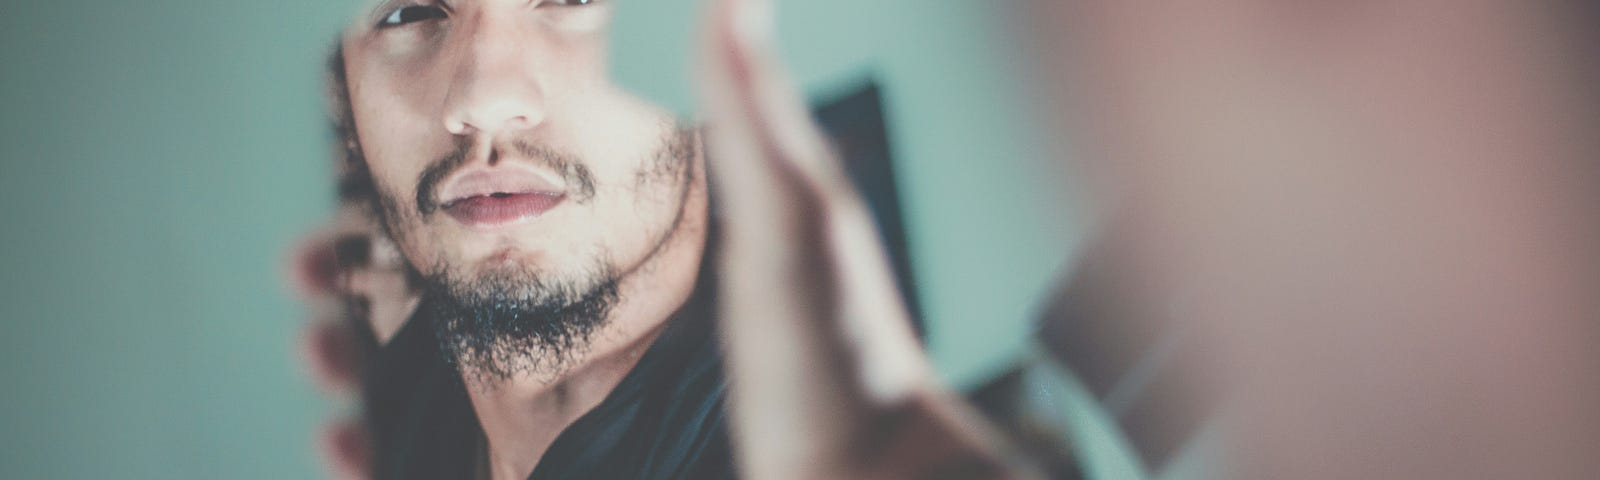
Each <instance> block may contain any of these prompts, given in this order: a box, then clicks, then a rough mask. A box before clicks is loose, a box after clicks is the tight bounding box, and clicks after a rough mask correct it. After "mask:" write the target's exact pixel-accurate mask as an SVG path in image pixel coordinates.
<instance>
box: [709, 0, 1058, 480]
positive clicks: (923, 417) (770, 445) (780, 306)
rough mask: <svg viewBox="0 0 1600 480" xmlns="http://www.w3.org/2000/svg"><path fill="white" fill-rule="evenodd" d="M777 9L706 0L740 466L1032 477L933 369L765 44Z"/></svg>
mask: <svg viewBox="0 0 1600 480" xmlns="http://www.w3.org/2000/svg"><path fill="white" fill-rule="evenodd" d="M771 8H772V7H771V5H770V4H769V2H766V1H758V0H714V1H712V2H710V12H709V23H708V28H707V29H706V31H705V38H704V44H703V49H704V50H703V52H702V54H703V56H704V65H703V66H702V68H701V71H702V72H703V74H704V76H703V78H702V79H701V85H700V86H701V94H702V101H703V109H704V110H703V111H704V114H705V115H706V117H707V118H706V120H707V122H708V131H707V142H708V146H709V147H710V152H711V154H710V155H709V161H710V162H712V171H713V172H714V174H713V175H712V176H711V177H712V181H713V183H714V184H715V185H716V188H717V190H718V194H719V195H720V199H719V201H720V202H721V206H722V207H723V208H724V209H725V210H724V212H725V214H726V218H725V220H726V221H725V222H724V238H723V239H722V240H723V243H722V244H721V245H722V247H723V249H724V250H723V251H722V252H721V262H722V263H721V269H720V275H721V276H720V281H721V288H722V290H721V302H722V304H721V308H722V315H721V318H723V319H724V321H723V325H722V331H723V333H724V335H726V338H725V342H724V344H725V346H726V354H727V360H728V362H729V366H728V372H729V377H730V378H729V384H730V386H731V387H730V388H732V393H731V402H730V403H731V411H730V416H731V418H732V419H733V433H734V435H733V436H734V438H735V439H737V441H738V444H737V447H738V452H739V455H740V457H739V462H740V467H741V469H742V472H743V474H744V475H746V476H748V477H750V478H760V479H779V478H924V477H933V476H937V477H938V478H995V477H1014V476H1027V475H1028V472H1029V470H1028V469H1026V468H1025V467H1023V466H1021V465H1019V464H1018V462H1015V461H1010V460H1007V459H1006V458H1004V457H1003V454H1002V452H1004V451H1005V450H1004V448H1003V447H1001V442H1000V441H999V439H998V437H997V436H996V435H995V434H993V433H992V431H991V429H990V428H989V427H988V426H987V425H986V424H984V423H983V422H982V421H981V420H979V419H978V417H977V416H976V415H975V414H974V413H972V412H971V411H969V409H968V408H967V406H966V405H965V404H963V403H962V402H961V401H960V400H958V399H957V397H955V396H953V395H951V394H950V393H949V392H948V391H947V390H946V389H945V388H944V387H943V386H941V385H939V384H938V382H937V381H936V380H935V379H934V378H933V377H932V375H931V373H930V368H929V366H928V364H927V361H926V359H925V358H924V357H923V354H922V352H921V351H920V348H919V346H918V344H917V341H916V338H915V336H914V334H913V333H912V331H911V329H910V324H909V322H908V316H907V313H906V310H905V309H904V306H903V305H901V304H900V303H899V296H898V295H896V294H895V290H894V282H893V281H892V277H891V276H890V273H889V269H888V264H887V262H886V261H885V257H884V254H883V252H882V251H881V247H880V245H879V242H878V240H877V238H878V237H877V236H876V235H875V233H874V230H873V225H872V221H871V218H870V216H869V214H868V211H867V209H866V207H865V206H864V204H863V203H862V200H861V199H860V198H859V197H858V196H857V194H856V192H855V191H854V189H853V187H852V185H851V183H850V181H849V179H848V178H847V177H846V176H845V175H844V173H843V171H842V170H841V168H840V166H839V165H838V161H837V160H836V159H835V157H834V155H832V154H831V152H830V151H829V149H828V147H827V145H826V143H825V141H824V140H823V137H822V135H821V134H820V133H819V130H818V129H817V127H816V126H815V125H813V124H812V123H811V121H810V117H809V116H808V114H807V110H806V108H805V107H804V103H803V102H802V101H801V99H800V97H799V95H798V94H797V93H796V92H795V89H794V87H793V86H792V85H791V82H790V79H789V78H788V77H787V76H786V74H785V73H784V71H783V69H782V66H781V65H779V62H778V61H777V59H776V57H775V55H774V54H773V53H772V52H773V49H772V48H771V45H770V44H769V37H768V35H769V34H770V30H771V22H772V19H771V11H770V10H771Z"/></svg>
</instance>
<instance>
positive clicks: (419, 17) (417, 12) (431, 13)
mask: <svg viewBox="0 0 1600 480" xmlns="http://www.w3.org/2000/svg"><path fill="white" fill-rule="evenodd" d="M569 1H576V0H569ZM584 1H592V0H584ZM446 16H449V14H448V13H446V12H445V11H444V9H443V8H439V7H435V6H431V5H407V6H404V7H400V8H397V9H395V10H394V11H392V12H389V15H388V16H385V17H383V20H380V21H378V28H388V27H398V26H401V25H405V24H408V23H412V22H421V21H424V20H434V19H439V18H444V17H446Z"/></svg>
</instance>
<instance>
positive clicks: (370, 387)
mask: <svg viewBox="0 0 1600 480" xmlns="http://www.w3.org/2000/svg"><path fill="white" fill-rule="evenodd" d="M708 263H709V262H708ZM710 277H711V275H708V274H707V271H706V270H704V268H703V269H702V274H701V275H700V278H701V281H700V282H698V284H697V285H696V288H695V293H694V294H693V295H692V296H691V297H690V299H689V301H688V302H686V303H685V304H684V306H683V307H682V308H680V309H679V311H678V312H677V313H676V314H674V315H673V317H672V318H670V319H668V324H667V327H666V330H665V331H663V332H662V333H661V335H660V336H659V337H657V338H656V340H655V342H654V343H652V344H651V346H650V347H649V349H647V350H646V351H645V354H644V356H642V357H640V359H639V362H638V363H637V364H636V365H635V366H634V367H633V369H632V370H630V371H629V372H628V374H627V375H626V376H624V377H623V379H622V381H621V382H620V383H618V384H617V387H616V388H614V389H613V390H612V391H611V393H610V394H608V395H607V396H606V398H605V399H604V400H602V401H601V403H600V404H599V405H598V406H596V407H595V408H594V409H593V410H591V411H589V412H588V413H585V414H584V415H583V416H581V417H579V418H578V420H577V421H575V422H573V423H572V425H571V426H569V427H567V429H566V430H563V431H562V432H561V433H560V434H559V435H558V436H557V437H556V439H555V441H554V443H552V444H551V445H550V448H549V450H547V451H546V452H545V454H544V455H543V456H542V457H541V459H540V461H539V465H538V466H537V467H536V468H535V469H534V471H533V474H532V475H530V476H529V478H530V479H532V480H566V479H640V480H676V479H712V480H715V479H724V478H734V477H735V475H734V467H733V460H732V456H731V454H730V452H729V444H728V435H727V420H726V416H725V415H724V411H723V403H724V398H725V392H726V384H725V382H724V377H723V375H722V358H721V352H720V350H719V348H718V345H717V342H718V339H717V333H716V329H715V325H714V321H715V319H714V318H712V315H713V313H714V312H715V311H716V309H715V302H714V300H713V299H712V298H711V297H712V292H711V290H712V288H711V285H712V284H713V283H714V282H712V281H711V279H710ZM430 310H431V309H429V308H426V306H423V308H418V309H417V312H418V313H417V314H415V315H413V316H412V318H411V319H409V321H407V322H406V325H405V326H404V327H403V328H402V329H401V331H400V332H399V333H398V334H396V335H395V337H394V339H393V340H391V341H390V342H389V344H388V345H385V346H384V347H382V348H380V349H378V351H377V352H376V355H375V357H376V358H374V359H373V363H372V364H371V365H373V367H374V368H373V369H372V371H371V372H370V373H369V375H368V378H367V384H366V392H365V393H366V398H367V416H368V418H367V420H368V425H369V426H370V427H371V429H372V433H373V441H374V445H373V446H374V454H375V459H374V460H375V462H376V465H375V467H376V470H375V473H376V478H378V479H380V480H389V479H405V480H412V479H416V480H421V479H467V478H470V477H471V476H472V475H473V474H474V472H475V471H476V470H477V468H478V465H479V462H480V458H481V457H480V455H481V453H480V452H481V451H480V449H481V448H483V446H482V442H483V431H482V429H481V428H480V427H479V424H478V420H477V417H476V415H475V414H474V413H473V410H472V405H471V403H470V401H469V400H468V397H467V391H466V387H465V385H464V384H463V383H462V380H461V376H460V374H459V373H458V372H457V371H456V370H455V368H454V367H452V366H451V365H449V364H448V363H446V362H445V360H444V359H443V357H442V356H441V353H440V352H439V350H438V344H437V340H436V339H435V337H434V334H433V328H432V325H430V324H429V322H431V321H432V319H431V318H428V317H427V314H426V313H424V312H428V311H430Z"/></svg>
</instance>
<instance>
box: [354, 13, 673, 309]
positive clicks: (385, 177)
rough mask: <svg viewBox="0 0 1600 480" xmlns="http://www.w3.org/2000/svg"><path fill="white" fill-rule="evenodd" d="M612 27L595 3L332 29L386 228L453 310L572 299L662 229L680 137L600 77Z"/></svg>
mask: <svg viewBox="0 0 1600 480" xmlns="http://www.w3.org/2000/svg"><path fill="white" fill-rule="evenodd" d="M612 14H613V5H612V2H611V1H610V0H531V1H530V0H449V1H441V0H387V1H381V2H376V4H375V5H374V6H373V8H371V9H369V10H366V11H364V13H363V16H362V17H361V18H360V19H358V21H357V23H356V24H355V25H353V26H352V27H351V28H350V29H349V30H348V31H347V32H346V34H345V36H344V39H343V52H344V63H345V72H346V75H347V83H346V86H347V87H348V94H349V101H350V109H351V111H350V114H351V115H352V117H353V118H352V120H353V122H354V127H355V131H354V133H355V137H356V139H358V141H359V143H358V145H359V151H360V153H361V156H363V157H364V158H365V162H366V164H367V168H368V170H370V172H371V176H372V180H373V183H374V187H375V188H376V190H377V193H378V197H379V199H380V202H379V203H380V205H381V207H382V208H381V210H382V212H381V213H382V216H383V219H384V222H385V227H386V228H387V229H388V231H389V233H390V234H391V235H392V236H393V237H394V240H395V242H396V243H397V244H398V245H399V247H400V250H401V251H402V253H403V254H404V256H405V257H406V259H407V260H408V261H409V262H410V263H411V265H413V266H414V267H416V268H417V269H418V270H419V271H420V273H422V274H423V276H424V277H427V278H432V279H436V280H437V281H438V283H441V284H442V285H441V286H442V287H444V288H447V289H449V290H452V293H454V294H455V297H457V298H456V299H457V300H461V301H483V302H491V303H498V302H505V301H509V302H511V303H517V302H526V303H534V304H537V303H541V302H542V303H549V302H552V301H555V302H557V303H560V302H561V300H560V298H557V297H569V298H570V297H581V296H583V295H585V294H587V293H590V292H591V291H593V290H595V289H598V288H602V287H603V286H605V284H607V283H608V282H609V283H614V282H615V281H616V279H617V277H619V276H626V275H627V274H628V273H630V272H631V271H632V270H633V269H635V268H637V267H638V266H639V265H640V264H642V263H643V262H644V261H645V260H648V259H649V258H650V256H651V255H652V254H653V253H654V252H655V251H656V250H657V247H658V246H659V245H661V244H662V243H663V241H664V239H665V238H666V237H667V236H668V234H669V233H670V231H671V230H672V228H673V227H674V225H675V222H676V221H677V220H678V219H679V216H680V215H681V213H682V212H681V210H682V206H683V199H684V197H685V192H686V191H687V190H686V189H687V185H688V183H689V177H690V174H689V170H690V166H691V158H690V157H692V152H693V150H694V148H693V143H692V139H691V137H690V136H689V135H687V134H685V133H683V132H681V131H679V130H678V129H677V128H676V126H675V123H674V122H673V120H672V117H671V116H669V115H667V114H665V113H664V112H662V111H660V110H658V109H655V108H653V107H651V106H649V105H646V104H645V103H643V102H641V101H639V100H637V99H635V98H633V97H631V96H629V95H627V94H625V93H624V92H622V91H621V90H620V89H619V88H618V87H617V86H616V85H615V84H614V83H613V82H612V81H611V79H610V78H609V74H608V51H607V50H608V46H607V34H608V32H607V28H608V26H609V24H610V21H611V18H612ZM462 297H470V298H462ZM556 306H557V307H559V306H560V305H556Z"/></svg>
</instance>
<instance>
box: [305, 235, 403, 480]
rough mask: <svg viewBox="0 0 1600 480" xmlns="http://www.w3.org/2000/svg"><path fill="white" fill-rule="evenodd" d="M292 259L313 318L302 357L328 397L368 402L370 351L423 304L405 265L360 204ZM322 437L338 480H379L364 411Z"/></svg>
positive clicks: (334, 423) (337, 421)
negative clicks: (365, 383) (365, 377)
mask: <svg viewBox="0 0 1600 480" xmlns="http://www.w3.org/2000/svg"><path fill="white" fill-rule="evenodd" d="M291 257H292V258H291V265H292V267H291V268H292V271H293V273H292V283H293V285H294V287H295V290H296V291H297V292H298V293H299V295H300V298H301V299H302V300H303V301H304V302H305V304H306V306H307V307H308V313H309V315H310V317H311V321H310V323H308V324H307V325H306V327H305V332H304V333H303V334H302V336H301V340H300V353H299V355H300V357H301V360H302V361H303V362H305V364H306V367H307V371H308V374H309V375H310V376H311V378H312V380H313V381H314V382H316V384H317V385H318V387H319V388H321V389H322V390H323V392H325V393H326V394H328V395H329V396H331V397H334V398H336V399H339V400H343V401H346V402H347V403H349V404H351V405H360V404H361V402H360V400H361V399H360V398H358V397H359V395H360V391H361V390H360V388H361V378H362V367H363V365H362V359H363V357H364V356H365V353H366V352H365V350H366V349H367V348H371V347H373V346H375V345H374V344H377V345H381V344H383V343H385V342H387V341H388V339H390V338H392V337H393V336H394V334H395V333H396V332H398V331H399V330H400V327H402V326H403V325H404V323H405V321H406V319H407V318H409V317H410V314H411V311H412V310H413V309H414V308H415V307H416V295H415V294H414V293H413V292H412V290H411V288H410V287H409V286H408V284H407V279H406V275H405V269H404V261H403V260H402V259H401V257H400V255H399V253H398V251H397V250H396V249H395V248H394V246H393V244H392V243H391V242H390V241H389V240H388V238H387V237H386V236H384V235H383V233H382V231H381V229H380V228H379V227H378V226H377V224H376V223H375V222H374V221H373V220H372V218H371V216H370V215H369V214H367V212H366V210H365V209H364V208H362V207H359V206H357V205H345V206H343V207H341V208H340V210H339V212H338V213H337V214H336V216H335V218H334V219H333V221H332V222H331V223H330V225H328V226H326V227H324V228H322V229H320V230H319V231H317V232H315V233H312V234H310V235H308V236H307V237H306V238H305V239H304V240H302V241H301V243H300V244H299V245H298V246H297V247H296V248H295V249H294V251H293V253H292V254H291ZM317 436H318V441H317V445H318V450H319V453H320V454H321V456H322V458H323V461H324V462H325V467H326V468H327V473H328V474H329V476H330V477H331V478H337V479H342V480H357V479H367V478H371V475H372V472H371V466H370V465H371V460H372V458H371V446H370V439H369V435H368V432H367V429H366V427H365V425H364V423H363V422H362V418H361V415H360V413H359V412H357V413H353V414H346V415H341V416H335V417H334V418H331V419H329V420H328V421H327V422H326V423H325V424H324V425H323V426H322V428H321V429H320V431H319V433H318V435H317Z"/></svg>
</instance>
